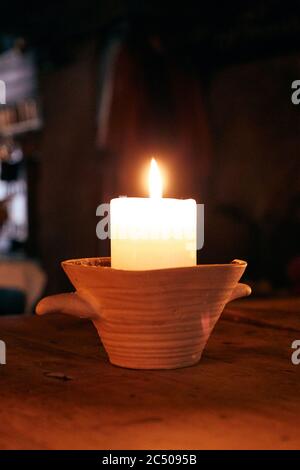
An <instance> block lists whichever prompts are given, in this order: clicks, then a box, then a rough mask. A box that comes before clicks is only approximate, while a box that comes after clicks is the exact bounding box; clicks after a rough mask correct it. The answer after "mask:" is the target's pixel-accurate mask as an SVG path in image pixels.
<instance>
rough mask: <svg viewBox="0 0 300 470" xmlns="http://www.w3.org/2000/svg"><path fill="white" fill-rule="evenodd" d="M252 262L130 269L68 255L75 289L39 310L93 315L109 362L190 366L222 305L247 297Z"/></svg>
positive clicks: (65, 266)
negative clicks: (244, 278) (245, 278)
mask: <svg viewBox="0 0 300 470" xmlns="http://www.w3.org/2000/svg"><path fill="white" fill-rule="evenodd" d="M246 266H247V263H246V262H244V261H240V260H234V261H233V262H232V263H230V264H215V265H198V266H192V267H187V268H171V269H158V270H149V271H126V270H119V269H112V268H111V267H110V258H84V259H77V260H76V259H75V260H69V261H64V262H63V263H62V267H63V269H64V271H65V272H66V274H67V276H68V277H69V279H70V281H71V283H72V284H73V286H74V287H75V289H76V292H75V293H70V294H59V295H54V296H50V297H46V298H44V299H43V300H41V301H40V302H39V304H38V306H37V309H36V312H37V314H39V315H43V314H46V313H52V312H56V313H57V312H61V313H65V314H68V315H75V316H77V317H85V318H90V319H91V320H92V321H93V323H94V325H95V327H96V329H97V331H98V334H99V336H100V338H101V340H102V343H103V345H104V347H105V349H106V351H107V354H108V356H109V359H110V362H111V363H112V364H115V365H118V366H122V367H128V368H133V369H173V368H178V367H186V366H191V365H193V364H195V363H197V362H198V361H199V359H200V357H201V355H202V352H203V349H204V347H205V345H206V343H207V340H208V338H209V336H210V334H211V332H212V330H213V328H214V326H215V324H216V322H217V320H218V319H219V317H220V315H221V313H222V311H223V309H224V307H225V305H226V304H227V303H228V302H230V301H231V300H234V299H237V298H239V297H244V296H247V295H249V294H250V293H251V289H250V287H249V286H247V285H246V284H240V283H238V282H239V280H240V278H241V276H242V274H243V272H244V271H245V268H246Z"/></svg>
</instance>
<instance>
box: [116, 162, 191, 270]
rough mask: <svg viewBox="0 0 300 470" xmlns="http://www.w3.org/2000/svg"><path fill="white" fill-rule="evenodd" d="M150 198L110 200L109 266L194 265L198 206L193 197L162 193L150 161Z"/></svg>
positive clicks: (161, 266) (155, 165) (154, 168)
mask: <svg viewBox="0 0 300 470" xmlns="http://www.w3.org/2000/svg"><path fill="white" fill-rule="evenodd" d="M149 186H150V188H149V189H150V198H136V197H130V198H127V197H119V198H116V199H112V200H111V202H110V229H111V266H112V268H115V269H128V270H145V269H163V268H175V267H183V266H195V265H196V224H197V222H196V219H197V206H196V201H195V200H193V199H185V200H183V199H169V198H163V197H162V179H161V175H160V172H159V169H158V167H157V164H156V162H155V160H154V159H152V161H151V169H150V177H149Z"/></svg>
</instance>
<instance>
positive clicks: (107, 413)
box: [0, 299, 300, 449]
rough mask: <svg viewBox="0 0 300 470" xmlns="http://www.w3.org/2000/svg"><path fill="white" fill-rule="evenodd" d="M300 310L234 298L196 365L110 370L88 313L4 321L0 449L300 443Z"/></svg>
mask: <svg viewBox="0 0 300 470" xmlns="http://www.w3.org/2000/svg"><path fill="white" fill-rule="evenodd" d="M299 311H300V299H283V300H278V301H276V300H259V301H258V300H251V299H249V300H248V299H247V300H243V301H237V302H233V303H232V304H230V306H228V307H226V309H225V311H224V312H223V315H222V317H221V319H220V321H219V322H218V324H217V325H216V328H215V330H214V333H213V335H212V336H211V338H210V339H209V342H208V345H207V347H206V349H205V351H204V354H203V357H202V360H201V362H200V363H199V364H197V365H196V366H194V367H190V368H186V369H178V370H169V371H134V370H129V369H122V368H118V367H114V366H111V365H110V364H109V362H108V359H107V356H106V354H105V352H104V350H103V348H102V347H101V345H100V344H99V338H98V335H97V332H96V330H95V329H94V328H93V326H92V324H91V323H90V322H87V321H86V320H78V319H72V318H69V317H63V316H61V315H57V316H56V315H53V316H51V317H41V318H37V317H34V318H3V319H1V320H0V338H1V339H3V340H5V341H6V343H7V364H6V365H5V366H0V397H1V407H0V449H15V448H16V449H65V448H69V449H117V448H123V449H137V448H141V449H145V448H153V449H172V448H175V449H181V448H182V449H185V448H189V449H195V448H199V449H215V448H216V449H233V448H239V449H275V448H280V449H293V448H299V447H300V436H299V423H298V417H299V414H300V366H294V365H292V363H291V360H290V356H291V349H290V345H291V343H292V341H293V340H294V339H299V338H300V317H299ZM256 321H261V322H263V323H264V325H263V326H260V325H259V324H256V323H255V322H256ZM268 322H270V325H269V326H268ZM273 324H274V325H275V327H273ZM286 325H287V326H286ZM297 332H298V333H297Z"/></svg>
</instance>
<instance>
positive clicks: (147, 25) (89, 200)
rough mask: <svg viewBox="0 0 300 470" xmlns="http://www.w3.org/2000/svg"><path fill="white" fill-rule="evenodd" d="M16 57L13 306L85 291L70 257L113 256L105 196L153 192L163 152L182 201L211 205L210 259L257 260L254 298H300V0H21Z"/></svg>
mask: <svg viewBox="0 0 300 470" xmlns="http://www.w3.org/2000/svg"><path fill="white" fill-rule="evenodd" d="M0 52H1V55H0V79H5V81H7V83H8V85H9V86H8V91H9V96H8V97H7V98H8V99H7V104H6V105H0V150H1V153H0V160H1V177H0V178H1V185H0V200H1V205H0V226H1V229H0V250H1V260H0V288H1V287H2V289H3V295H4V297H2V298H4V299H7V295H8V296H9V299H10V298H12V297H13V298H14V302H16V299H17V306H16V303H15V304H14V307H13V309H12V310H13V312H16V311H21V310H24V308H23V307H24V302H25V304H26V308H25V310H26V311H31V310H32V308H33V306H34V303H35V302H36V300H37V299H38V297H39V296H40V295H42V294H43V293H44V292H47V293H54V292H59V291H62V290H65V289H69V288H70V285H69V283H68V281H67V279H66V277H65V276H64V274H63V272H62V270H61V268H60V261H61V260H63V259H67V258H75V257H85V256H99V255H107V254H109V251H108V250H109V247H108V245H107V244H105V243H104V242H100V241H99V240H97V238H96V234H95V228H96V223H97V221H98V220H97V218H96V207H97V206H98V205H99V204H100V203H101V202H108V201H109V200H110V199H111V198H112V197H115V196H118V195H120V194H127V195H128V196H133V195H135V196H144V195H145V188H144V187H143V186H142V184H141V171H142V170H143V168H144V166H145V163H147V162H148V161H149V158H150V156H152V155H156V156H157V157H158V160H159V161H160V162H161V163H162V164H163V165H164V166H165V167H166V168H167V169H168V175H169V182H170V184H169V186H168V188H167V189H166V193H165V195H166V196H170V197H183V198H184V197H193V198H195V199H196V200H197V202H199V203H200V202H201V203H204V204H205V245H204V248H203V249H202V250H201V251H200V252H199V262H228V261H231V260H232V259H234V258H241V259H246V260H247V261H248V262H249V268H248V271H247V277H248V280H249V282H250V283H251V284H252V286H253V288H254V294H256V295H290V294H299V293H300V253H299V239H300V228H299V227H300V224H299V219H300V210H299V201H300V190H299V188H300V185H299V181H300V171H299V169H300V158H299V154H300V132H299V131H300V105H299V107H298V106H295V105H293V104H292V102H291V94H292V90H291V84H292V81H294V80H297V79H300V5H299V4H298V5H297V3H296V2H290V3H289V2H283V1H264V0H261V1H256V0H252V1H251V2H250V1H240V2H233V1H227V2H223V3H222V4H220V2H214V1H212V2H200V1H198V2H184V3H181V2H180V3H178V4H175V3H173V2H172V3H171V2H170V3H169V2H163V3H162V2H158V1H152V2H138V1H123V2H122V1H101V0H98V1H88V0H87V1H85V2H83V1H78V2H76V3H75V2H69V1H66V0H64V1H60V2H48V3H45V2H30V1H28V0H27V1H24V2H22V3H21V2H16V1H10V2H8V3H6V4H5V5H1V17H0ZM3 74H4V75H5V78H3ZM1 266H2V267H1ZM1 272H3V274H1ZM8 273H10V275H8ZM1 276H2V277H1ZM0 293H1V289H0ZM18 295H19V297H17V296H18ZM5 296H6V297H5ZM0 298H1V296H0ZM29 300H30V301H29ZM22 303H23V307H21V305H22ZM1 305H2V307H1V308H2V310H6V312H7V309H8V308H10V309H11V303H9V300H5V302H4V301H3V302H1ZM1 308H0V311H1Z"/></svg>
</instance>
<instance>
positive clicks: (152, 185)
mask: <svg viewBox="0 0 300 470" xmlns="http://www.w3.org/2000/svg"><path fill="white" fill-rule="evenodd" d="M149 194H150V197H151V198H156V199H158V198H162V196H163V182H162V176H161V173H160V171H159V168H158V165H157V163H156V160H155V158H152V160H151V165H150V172H149Z"/></svg>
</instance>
